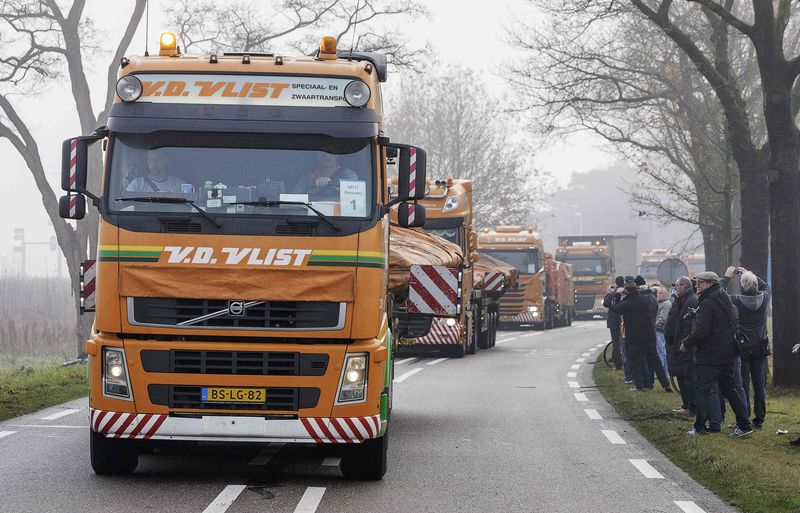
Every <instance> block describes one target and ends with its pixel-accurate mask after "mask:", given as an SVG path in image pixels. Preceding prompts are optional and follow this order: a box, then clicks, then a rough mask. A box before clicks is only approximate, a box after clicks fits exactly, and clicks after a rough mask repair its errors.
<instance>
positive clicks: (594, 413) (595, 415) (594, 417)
mask: <svg viewBox="0 0 800 513" xmlns="http://www.w3.org/2000/svg"><path fill="white" fill-rule="evenodd" d="M583 411H585V412H586V415H588V417H589V418H590V419H592V420H603V417H602V415H600V414H599V413H598V412H597V410H595V409H593V408H586V409H584V410H583Z"/></svg>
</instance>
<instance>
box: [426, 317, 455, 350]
mask: <svg viewBox="0 0 800 513" xmlns="http://www.w3.org/2000/svg"><path fill="white" fill-rule="evenodd" d="M416 343H417V344H425V345H437V346H438V345H456V346H457V345H459V344H460V343H461V323H460V322H457V323H455V324H454V325H453V326H449V325H448V324H447V319H441V318H435V319H433V322H432V323H431V330H430V331H429V332H428V334H427V335H425V336H424V337H417V339H416Z"/></svg>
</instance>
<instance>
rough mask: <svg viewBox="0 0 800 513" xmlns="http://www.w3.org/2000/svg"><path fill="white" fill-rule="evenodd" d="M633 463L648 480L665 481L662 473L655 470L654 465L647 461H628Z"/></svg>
mask: <svg viewBox="0 0 800 513" xmlns="http://www.w3.org/2000/svg"><path fill="white" fill-rule="evenodd" d="M628 461H630V462H631V463H633V466H634V467H636V468H637V469H638V470H639V472H641V473H642V474H644V477H646V478H647V479H664V476H662V475H661V473H660V472H659V471H658V470H656V469H654V468H653V466H652V465H650V464H649V463H647V460H628Z"/></svg>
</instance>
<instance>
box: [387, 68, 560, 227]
mask: <svg viewBox="0 0 800 513" xmlns="http://www.w3.org/2000/svg"><path fill="white" fill-rule="evenodd" d="M395 98H398V99H397V100H396V101H394V102H392V103H391V104H390V105H389V107H388V115H387V118H388V121H389V122H388V130H387V133H388V134H389V135H390V136H391V137H392V138H397V139H401V140H403V141H404V142H410V143H412V144H419V145H420V146H422V147H423V148H425V150H426V151H427V152H428V176H429V177H432V178H440V179H444V178H447V177H448V176H452V177H454V178H463V179H470V180H472V181H473V182H474V187H473V203H474V209H475V212H474V215H475V223H476V225H477V226H479V227H483V226H492V225H498V224H523V223H525V222H526V221H527V218H528V214H529V213H530V212H532V211H533V210H534V209H535V208H536V207H537V206H538V204H540V203H541V200H542V198H543V195H544V193H545V192H546V191H547V189H548V187H550V186H552V181H551V180H550V178H549V177H548V176H547V175H545V174H543V173H542V172H540V171H539V170H537V169H535V168H534V167H533V165H532V163H531V158H532V155H533V151H532V149H531V146H530V144H528V143H526V142H525V141H524V140H520V139H518V138H515V132H516V130H514V127H516V126H519V123H520V120H518V119H516V116H515V115H514V114H509V113H505V112H504V106H503V104H501V102H500V101H498V100H496V99H492V98H491V95H490V93H489V91H488V88H487V87H486V86H485V85H484V84H483V83H482V81H481V79H480V77H479V76H478V75H477V74H476V73H474V72H472V71H470V70H468V69H466V68H462V67H440V66H433V69H432V70H430V71H429V72H427V73H424V74H420V75H419V76H414V77H412V78H407V79H406V80H404V81H403V83H402V87H401V91H400V93H399V95H396V96H395Z"/></svg>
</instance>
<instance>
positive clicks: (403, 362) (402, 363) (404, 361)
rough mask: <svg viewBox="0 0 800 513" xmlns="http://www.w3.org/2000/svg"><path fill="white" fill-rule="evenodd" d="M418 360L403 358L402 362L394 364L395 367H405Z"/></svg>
mask: <svg viewBox="0 0 800 513" xmlns="http://www.w3.org/2000/svg"><path fill="white" fill-rule="evenodd" d="M417 360H418V358H403V359H402V360H398V361H396V362H394V364H395V365H405V364H407V363H411V362H415V361H417Z"/></svg>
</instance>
